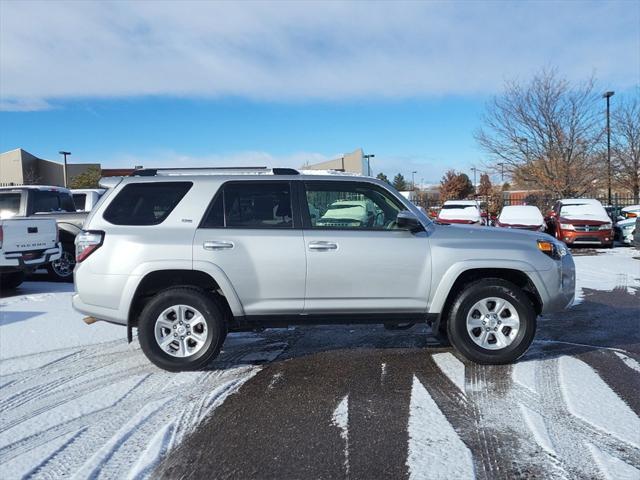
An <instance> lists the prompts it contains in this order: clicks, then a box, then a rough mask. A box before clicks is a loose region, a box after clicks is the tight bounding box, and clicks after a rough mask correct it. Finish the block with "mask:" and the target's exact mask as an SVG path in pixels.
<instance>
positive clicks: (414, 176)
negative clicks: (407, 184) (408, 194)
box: [411, 171, 418, 191]
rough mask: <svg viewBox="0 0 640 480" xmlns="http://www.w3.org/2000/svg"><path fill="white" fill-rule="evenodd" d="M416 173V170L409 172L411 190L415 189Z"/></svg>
mask: <svg viewBox="0 0 640 480" xmlns="http://www.w3.org/2000/svg"><path fill="white" fill-rule="evenodd" d="M416 173H418V172H417V171H413V172H411V190H413V191H415V189H416Z"/></svg>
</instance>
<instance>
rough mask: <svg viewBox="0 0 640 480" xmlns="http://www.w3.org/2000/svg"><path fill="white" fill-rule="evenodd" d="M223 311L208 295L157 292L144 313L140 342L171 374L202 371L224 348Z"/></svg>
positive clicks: (189, 291) (175, 290) (193, 290)
mask: <svg viewBox="0 0 640 480" xmlns="http://www.w3.org/2000/svg"><path fill="white" fill-rule="evenodd" d="M225 333H226V325H225V321H224V315H223V313H222V310H221V309H220V308H219V307H218V305H217V303H216V301H215V299H214V298H213V297H212V296H211V295H210V294H209V293H207V292H204V291H202V290H198V289H196V288H188V287H175V288H170V289H167V290H164V291H162V292H159V293H157V294H156V295H155V296H154V297H153V298H152V299H151V300H150V301H149V303H147V305H146V306H145V307H144V309H143V310H142V313H141V314H140V317H139V320H138V339H139V341H140V346H141V347H142V351H143V352H144V354H145V355H146V356H147V358H148V359H149V360H151V362H153V363H154V364H155V365H156V366H158V367H160V368H162V369H164V370H168V371H171V372H179V371H185V370H198V369H201V368H203V367H205V366H206V365H207V364H208V363H209V362H210V361H211V360H213V359H214V358H215V357H216V356H217V355H218V353H219V352H220V348H221V347H222V343H223V342H224V338H225V336H226V335H225Z"/></svg>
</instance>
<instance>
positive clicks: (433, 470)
mask: <svg viewBox="0 0 640 480" xmlns="http://www.w3.org/2000/svg"><path fill="white" fill-rule="evenodd" d="M575 261H576V265H577V269H578V272H577V283H578V292H577V293H578V298H579V299H580V300H579V302H578V303H580V302H583V303H582V304H578V305H576V306H575V307H574V309H573V310H572V311H570V312H568V313H567V316H571V314H572V313H571V312H574V313H573V316H574V317H576V316H577V317H580V318H583V317H584V318H587V314H588V311H587V310H591V309H592V305H596V303H589V304H588V302H589V301H591V302H593V300H589V299H590V298H592V297H590V296H589V295H591V294H592V293H593V292H594V291H597V292H610V293H606V294H601V293H600V294H599V295H600V296H598V297H597V298H601V295H611V296H612V297H611V298H613V295H615V294H616V292H619V293H620V292H623V293H624V295H626V297H625V298H626V300H625V301H626V302H627V304H626V306H625V307H624V308H625V309H626V310H625V312H627V313H626V315H627V316H631V317H633V316H634V314H633V309H635V308H637V312H638V315H637V323H638V327H640V293H639V292H640V252H639V251H638V250H636V249H629V248H616V249H614V250H597V251H595V252H578V254H577V255H576V256H575ZM71 294H72V286H70V285H65V284H55V283H47V282H27V283H25V284H24V285H23V287H22V288H21V290H20V291H19V293H18V294H17V295H14V296H10V297H6V298H2V299H0V472H2V474H1V476H2V478H6V479H14V478H24V477H33V478H60V477H67V476H69V477H74V478H148V477H149V476H150V475H151V473H152V472H153V471H154V469H155V468H157V466H158V464H159V463H160V462H161V460H162V459H163V458H166V457H167V456H170V455H171V452H172V451H174V450H175V449H176V447H178V446H180V445H181V443H183V440H184V439H185V438H188V436H189V435H190V434H192V433H193V432H194V431H195V430H197V429H198V427H199V425H201V424H203V423H204V422H207V421H210V420H211V418H214V417H215V416H216V415H217V411H216V409H219V408H220V407H221V405H223V404H224V403H225V402H230V401H231V400H230V399H235V400H233V401H238V402H241V401H242V395H241V394H240V392H242V391H243V390H244V389H245V388H246V385H247V384H248V383H252V382H255V380H256V379H257V377H256V375H258V374H259V373H260V371H261V370H262V369H263V368H264V367H265V364H266V365H267V366H274V367H275V366H277V365H278V364H279V361H276V359H277V358H278V357H279V356H281V355H283V352H286V351H287V350H293V349H295V348H294V343H295V342H296V341H297V339H298V338H300V333H299V332H298V331H295V330H284V331H282V332H281V333H279V332H275V333H274V332H273V331H272V332H268V333H265V334H231V335H229V337H228V339H227V342H226V343H225V346H224V351H223V353H222V355H221V357H220V359H219V360H218V361H216V362H215V364H214V365H213V366H212V368H211V369H210V370H207V371H203V372H193V373H181V374H170V373H166V372H163V371H160V370H158V369H157V368H155V367H154V366H153V365H151V364H150V363H149V362H148V361H147V360H146V358H145V357H144V356H143V354H142V353H141V351H140V349H139V346H138V344H137V342H136V341H135V340H134V342H133V343H132V344H131V345H128V344H127V343H126V341H125V339H124V336H125V330H124V329H123V328H121V327H117V326H112V325H108V324H105V323H101V322H100V323H97V324H94V325H91V326H87V325H85V324H84V323H82V321H81V318H82V315H80V314H78V313H76V312H74V311H73V310H72V308H71V305H70V297H71ZM598 302H600V303H598V304H597V305H599V307H598V308H601V309H605V310H602V311H606V308H610V307H609V306H607V305H605V304H604V303H606V302H604V303H603V302H602V301H601V300H598ZM615 303H616V302H615V301H612V304H613V305H614V307H615ZM629 305H630V307H629ZM581 308H582V309H583V310H580V309H581ZM594 308H595V307H594ZM612 308H613V307H612ZM629 309H631V312H632V313H629V312H628V310H629ZM583 311H584V312H585V313H582V312H583ZM598 315H600V314H598ZM561 320H562V319H561V318H559V317H555V318H543V319H542V320H541V322H540V325H541V332H540V335H539V339H538V341H536V342H535V343H534V346H533V347H532V349H531V352H530V353H529V354H527V356H525V358H524V359H523V361H521V362H519V363H518V364H516V365H515V366H512V367H509V368H508V369H505V368H502V367H479V366H473V365H469V364H467V363H465V362H463V361H461V360H460V359H459V358H458V357H457V356H456V355H454V354H453V353H451V352H449V351H443V350H442V349H440V350H438V351H437V352H433V354H430V353H429V352H428V351H426V353H420V354H421V355H422V354H423V355H424V356H425V358H429V359H430V360H429V361H430V362H431V363H430V364H429V365H432V367H430V368H432V371H431V374H430V375H423V374H422V373H421V372H419V371H418V370H419V369H418V367H417V366H416V367H412V366H411V363H410V364H409V366H403V368H401V369H398V366H397V365H395V366H394V364H393V362H392V361H386V360H385V361H384V362H382V363H380V365H378V366H377V367H376V369H374V371H375V374H372V375H375V381H376V382H381V384H385V382H392V381H394V378H396V376H397V375H398V372H399V371H401V374H402V375H405V374H406V376H407V378H408V380H407V381H406V388H407V394H408V398H407V403H408V405H407V409H406V411H407V415H408V417H407V420H406V423H405V425H406V428H405V433H406V435H407V439H408V440H406V443H407V445H406V451H407V456H406V458H404V459H400V461H401V463H402V465H404V466H405V467H404V468H406V471H407V472H408V476H409V477H410V478H425V479H429V478H454V477H455V478H474V477H476V478H502V476H504V471H502V470H501V468H503V467H501V466H500V464H499V463H497V462H499V461H500V460H499V458H500V457H504V453H503V452H504V451H505V450H508V449H510V448H516V447H514V445H516V446H517V450H516V451H517V452H520V454H521V455H522V456H523V457H527V458H529V461H532V460H531V459H534V461H533V463H535V464H536V465H538V466H539V468H541V469H542V473H543V476H549V477H551V476H553V477H558V478H578V477H582V478H585V476H586V477H589V478H640V470H639V468H640V418H639V417H638V413H639V407H638V403H635V404H634V403H633V401H634V400H633V398H634V397H633V395H634V393H633V392H635V395H636V396H637V392H638V388H639V387H640V366H639V365H640V363H639V362H640V338H639V337H638V336H637V335H638V331H639V330H630V331H631V332H635V335H636V336H635V338H633V333H632V334H631V337H632V338H626V339H625V342H626V343H625V345H628V347H627V346H623V347H624V348H622V347H620V346H612V345H610V344H606V343H605V342H604V341H603V342H600V343H597V342H591V344H589V343H590V342H588V341H587V340H584V339H582V338H581V337H579V334H580V332H579V331H575V330H574V331H572V332H571V333H570V334H569V333H567V335H564V334H562V335H556V336H554V335H553V332H554V328H556V327H555V326H554V325H556V324H561ZM546 325H548V327H547V326H546ZM327 328H328V327H327ZM322 331H323V329H322V328H318V329H315V330H313V331H311V332H309V333H303V334H302V337H304V338H305V339H306V340H305V341H307V342H308V345H312V347H311V348H312V350H313V349H315V350H314V351H315V352H322V351H325V349H326V348H327V346H326V344H324V345H323V342H327V341H329V342H331V341H333V342H335V345H337V346H338V347H341V348H343V349H344V348H346V349H347V350H349V351H353V348H354V347H359V346H361V345H360V340H359V339H358V337H357V335H358V332H360V331H362V332H364V331H368V332H369V333H367V334H368V335H370V336H371V335H372V333H371V329H367V328H364V327H359V329H354V330H349V329H348V328H347V329H342V330H331V333H332V335H333V332H335V331H339V332H343V335H344V338H338V339H336V338H333V337H329V338H330V340H327V337H326V333H325V334H324V335H325V336H323V335H322V333H319V334H315V333H313V332H322ZM326 331H327V330H326V329H325V332H326ZM354 331H355V332H356V333H353V332H354ZM420 332H422V330H420V331H418V330H417V328H416V329H415V331H413V332H412V331H408V332H399V333H397V334H391V333H387V332H384V331H382V330H379V331H374V333H373V334H375V335H378V336H379V337H382V336H385V335H388V338H389V339H390V340H389V341H390V342H392V343H393V342H394V341H395V340H394V339H398V340H397V342H400V340H399V339H408V338H412V337H411V336H412V335H413V337H418V336H419V335H420ZM351 334H353V337H350V338H349V335H351ZM314 335H315V336H314ZM627 337H629V335H627ZM368 338H369V337H368ZM403 341H404V340H403ZM587 344H588V345H587ZM571 345H582V346H583V347H589V349H588V351H587V349H584V351H585V352H587V353H585V354H584V355H582V354H581V353H580V354H579V355H576V354H575V352H576V351H575V350H567V349H568V348H569V347H570V346H571ZM395 346H396V347H403V346H404V345H403V344H402V343H401V342H400V343H397V344H396V345H395ZM580 348H582V347H580ZM383 350H384V349H383ZM424 350H425V348H423V349H422V350H420V351H419V352H424ZM582 351H583V350H579V352H582ZM307 353H309V352H305V355H306V354H307ZM310 353H313V352H310ZM284 356H286V353H285V354H284ZM301 357H302V358H301V359H298V360H301V361H304V356H301ZM286 363H287V362H284V363H283V365H284V364H286ZM412 368H415V370H414V371H411V369H412ZM503 371H504V372H506V376H505V377H504V378H501V379H499V380H495V379H494V378H493V377H492V375H495V374H496V372H499V373H500V372H503ZM436 372H437V374H436ZM442 379H445V380H446V382H447V384H448V385H450V390H447V391H446V392H445V391H444V390H443V388H444V387H443V384H442V382H443V380H442ZM305 380H308V379H305ZM287 381H289V382H290V381H291V380H288V377H287V375H286V374H283V373H275V374H274V375H273V376H272V377H270V380H269V382H268V387H267V388H266V391H269V392H276V391H277V390H278V389H279V388H292V386H291V385H290V384H288V383H287ZM372 381H373V380H372ZM329 384H330V383H328V384H327V385H329ZM294 386H295V385H294ZM443 392H444V393H443ZM234 394H236V395H234ZM361 404H362V401H360V399H358V398H357V396H356V394H355V393H354V394H353V399H352V395H351V394H349V393H348V392H347V395H346V396H345V392H342V393H340V395H337V396H336V402H335V405H333V406H332V407H331V410H330V412H329V413H328V415H327V419H326V425H328V426H330V427H331V428H334V429H337V431H338V432H339V436H340V438H342V441H343V442H344V445H345V446H344V459H343V462H342V465H343V468H344V469H346V470H345V471H346V473H347V475H348V472H349V469H350V468H352V469H356V468H358V461H359V456H361V453H359V451H358V450H357V448H358V445H359V443H358V435H357V432H352V431H351V429H352V428H355V427H354V425H355V424H354V420H353V414H354V409H356V408H358V405H361ZM505 405H506V406H507V407H505ZM504 408H506V410H505V409H504ZM318 428H320V426H318ZM488 432H493V433H488ZM353 435H355V437H354V438H355V440H354V441H352V436H353ZM503 436H506V437H508V438H513V439H514V440H512V441H511V443H510V442H508V441H503V440H502V437H503ZM314 448H315V447H314ZM494 455H495V457H496V458H498V459H496V458H494V457H493V456H494ZM507 456H509V457H512V455H507ZM523 461H524V460H523ZM509 462H517V459H514V458H510V459H509ZM525 463H526V462H525ZM354 471H355V470H354ZM505 471H510V470H508V469H507V470H505ZM518 471H522V470H518ZM501 472H502V473H501Z"/></svg>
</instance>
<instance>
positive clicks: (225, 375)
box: [0, 337, 285, 478]
mask: <svg viewBox="0 0 640 480" xmlns="http://www.w3.org/2000/svg"><path fill="white" fill-rule="evenodd" d="M258 340H259V341H257V342H252V344H251V345H239V346H234V345H233V341H232V342H230V343H231V345H229V347H228V348H227V351H226V352H223V354H222V355H221V357H220V363H219V364H218V363H217V362H216V365H220V364H222V365H226V366H227V367H228V368H227V369H226V370H212V371H206V372H196V373H195V374H194V373H191V374H189V373H185V374H170V373H166V372H162V371H160V370H158V369H156V368H155V367H154V366H152V365H150V364H149V363H148V362H147V361H146V359H145V358H144V357H143V355H142V353H141V352H140V350H139V348H136V346H135V345H134V346H129V345H127V344H126V343H125V342H123V341H118V342H109V343H105V344H103V345H96V346H95V347H92V349H90V351H89V353H87V350H86V349H84V350H78V349H67V352H68V353H67V354H65V355H64V357H63V358H60V359H58V360H59V361H56V362H49V363H50V364H49V365H48V366H46V367H40V368H38V369H37V370H36V371H33V372H29V371H24V370H23V371H22V372H15V373H12V374H10V375H7V377H10V378H11V379H12V380H7V381H8V382H11V383H10V384H9V387H12V386H13V387H14V389H13V391H10V392H5V390H4V389H3V391H2V394H3V395H4V398H3V400H4V403H3V405H4V406H5V412H6V413H10V414H11V416H12V417H13V418H11V421H10V422H9V424H5V422H3V424H2V428H3V429H4V430H5V433H7V434H8V435H9V434H12V433H13V431H14V430H9V431H7V428H8V427H13V428H14V429H15V428H18V429H20V431H23V433H24V434H23V435H21V436H20V437H16V438H12V439H10V442H9V444H6V443H7V442H6V441H5V445H4V447H3V448H2V449H1V450H0V462H2V463H3V466H4V464H5V463H6V461H8V459H17V460H16V461H19V462H23V463H24V462H26V463H27V464H28V463H29V462H31V463H32V464H33V463H36V464H37V465H38V466H37V471H34V475H35V476H36V477H38V476H44V477H51V476H53V477H56V478H57V477H61V476H69V475H71V474H73V473H74V472H75V471H76V470H77V469H78V468H80V466H81V462H82V459H83V458H86V456H87V452H96V451H98V450H99V449H100V448H101V447H103V446H104V444H105V439H109V438H112V437H113V436H114V435H116V436H117V430H118V428H119V427H120V426H122V425H123V424H125V423H126V422H127V421H128V420H130V419H131V416H132V413H135V412H138V411H139V410H140V408H141V406H144V405H145V404H147V403H149V402H153V401H157V400H160V401H164V400H167V399H168V401H170V402H171V405H172V410H171V411H170V412H156V413H154V414H152V415H150V416H149V417H148V418H146V419H145V421H144V422H141V423H140V424H139V425H138V428H137V429H136V431H135V432H131V435H129V436H128V437H127V438H126V439H124V444H126V445H130V446H132V447H134V446H135V448H133V449H131V450H130V449H128V448H126V447H124V445H119V444H118V445H119V448H115V449H114V451H112V452H111V453H110V454H109V455H108V456H107V457H108V458H106V461H105V462H104V464H103V465H102V468H101V474H103V473H105V474H107V473H109V474H112V475H111V478H122V477H125V476H126V475H127V474H128V472H129V470H130V469H131V468H132V465H133V464H134V463H135V460H137V458H133V459H132V457H131V452H140V451H144V450H145V448H147V446H148V443H149V439H150V438H153V437H154V435H155V434H156V433H157V431H158V430H159V429H161V428H162V425H164V424H166V423H167V422H168V421H171V420H173V421H175V416H173V415H172V414H173V412H179V413H180V419H181V420H182V423H178V424H177V426H176V428H175V433H176V434H177V435H184V434H186V433H188V432H189V431H190V430H191V429H192V428H193V426H194V425H195V424H197V422H199V421H200V420H201V419H202V417H203V416H205V415H207V414H209V413H210V412H211V411H212V410H213V409H215V408H216V407H217V406H219V405H220V403H221V402H222V401H224V398H226V396H227V395H229V394H230V393H232V392H233V391H235V389H236V388H238V387H239V385H240V383H239V379H242V378H245V379H246V378H249V377H250V376H251V375H253V374H255V372H256V371H257V367H252V366H241V367H239V368H238V367H237V363H236V362H237V360H234V359H237V358H242V357H246V356H247V355H248V354H249V353H251V354H252V355H253V356H254V357H255V358H256V359H257V360H269V359H272V358H274V356H277V355H278V354H280V353H281V352H282V349H283V348H284V347H285V346H283V344H282V343H278V344H274V342H273V341H271V340H270V339H268V338H261V337H259V338H258ZM261 349H264V352H263V353H260V352H261ZM36 360H37V359H36ZM100 371H102V372H103V374H102V375H99V376H98V377H96V372H100ZM136 376H141V378H143V381H141V382H139V383H138V384H137V385H135V386H134V387H132V388H131V389H130V390H129V391H128V392H125V393H124V395H122V396H121V398H119V399H116V397H117V395H116V394H115V391H114V390H113V383H114V382H117V381H123V379H132V378H135V377H136ZM2 378H5V377H0V380H1V379H2ZM220 383H222V384H224V385H225V386H226V388H225V389H217V386H219V385H220ZM100 388H104V389H106V392H105V393H103V394H101V397H103V398H104V399H111V400H113V401H115V403H113V404H111V405H107V406H106V407H105V408H96V407H100V406H101V405H98V404H96V402H95V401H93V400H92V401H89V402H85V403H86V408H88V409H89V410H91V411H90V412H89V411H79V410H78V405H77V403H78V401H79V397H81V396H82V395H89V396H90V395H91V394H92V393H93V394H96V393H98V394H99V393H100ZM212 390H213V393H212ZM20 392H22V393H23V394H25V393H26V394H25V395H20ZM16 395H17V396H18V397H16ZM7 397H8V398H7ZM19 397H21V400H22V401H21V402H19V405H16V404H15V403H13V404H12V405H11V408H8V409H7V408H6V407H7V406H8V405H9V403H10V402H12V401H15V399H16V398H19ZM194 399H195V400H196V401H195V402H194V401H193V400H194ZM7 400H9V402H7ZM116 400H117V401H116ZM52 409H53V411H56V409H58V410H59V409H64V410H67V411H69V412H74V415H70V416H69V417H67V418H64V416H59V420H56V418H54V417H52V416H50V415H49V412H51V410H52ZM185 412H186V413H185ZM6 413H4V414H3V415H6ZM78 413H80V414H79V415H78ZM36 415H40V417H36V418H46V419H47V420H48V421H49V423H48V424H47V425H48V426H45V427H44V428H43V427H42V425H37V426H34V428H30V427H29V425H30V423H29V419H30V418H34V416H36ZM71 417H73V418H71ZM31 423H32V422H31ZM77 432H81V433H79V434H77ZM0 435H1V434H0ZM69 435H71V436H72V437H73V441H70V442H66V443H64V444H63V445H62V447H60V448H59V449H57V450H56V451H55V452H54V453H53V454H52V456H51V457H50V458H45V459H44V460H42V459H40V460H38V459H37V457H38V452H39V451H40V452H41V451H43V450H42V449H46V448H47V446H48V445H54V444H55V442H56V439H57V438H65V437H66V436H69ZM7 438H8V437H7ZM172 438H173V437H172ZM123 447H124V448H123Z"/></svg>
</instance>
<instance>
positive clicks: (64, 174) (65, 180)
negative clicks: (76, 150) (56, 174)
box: [58, 150, 71, 188]
mask: <svg viewBox="0 0 640 480" xmlns="http://www.w3.org/2000/svg"><path fill="white" fill-rule="evenodd" d="M58 153H59V154H60V155H62V156H63V157H64V163H63V164H62V176H63V177H64V178H63V183H64V188H67V155H71V152H65V151H62V150H61V151H59V152H58Z"/></svg>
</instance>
